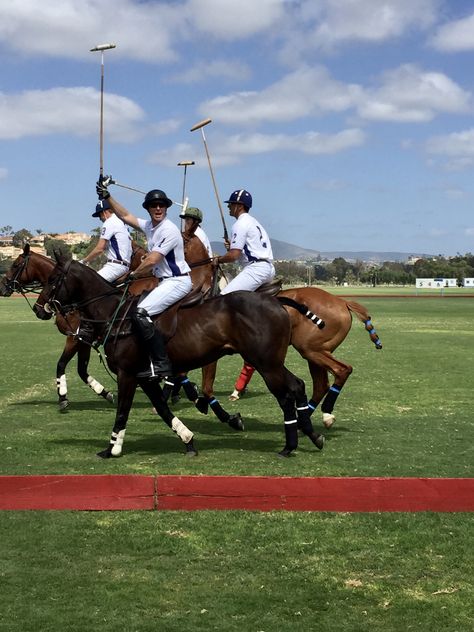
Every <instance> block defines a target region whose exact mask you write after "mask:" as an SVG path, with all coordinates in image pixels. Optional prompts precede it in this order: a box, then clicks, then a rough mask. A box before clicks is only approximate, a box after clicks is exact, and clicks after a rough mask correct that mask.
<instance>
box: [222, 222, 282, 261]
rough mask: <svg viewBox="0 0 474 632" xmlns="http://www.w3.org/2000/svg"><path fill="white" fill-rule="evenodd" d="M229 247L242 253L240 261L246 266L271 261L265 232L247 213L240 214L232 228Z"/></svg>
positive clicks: (271, 257) (270, 247)
mask: <svg viewBox="0 0 474 632" xmlns="http://www.w3.org/2000/svg"><path fill="white" fill-rule="evenodd" d="M230 247H231V249H232V248H237V249H238V250H241V251H242V255H241V257H240V261H241V263H242V264H244V265H246V264H248V263H253V262H254V261H259V260H262V259H265V260H266V261H269V262H271V261H273V252H272V246H271V244H270V238H269V237H268V234H267V231H266V230H265V229H264V228H263V226H262V225H261V224H260V223H259V222H258V221H257V220H256V219H255V217H253V216H252V215H249V214H248V213H242V215H240V216H239V218H238V219H237V221H236V222H235V224H234V225H233V226H232V238H231V241H230Z"/></svg>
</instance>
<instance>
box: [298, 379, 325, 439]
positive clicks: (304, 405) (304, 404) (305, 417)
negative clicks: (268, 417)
mask: <svg viewBox="0 0 474 632" xmlns="http://www.w3.org/2000/svg"><path fill="white" fill-rule="evenodd" d="M326 375H327V374H326ZM296 380H297V382H298V386H299V387H298V390H297V392H296V395H295V398H296V414H297V417H298V429H299V430H301V432H303V434H305V435H306V436H307V437H308V438H309V439H310V440H311V441H312V442H313V444H314V445H315V446H316V447H317V448H318V450H322V449H323V447H324V441H325V439H324V436H323V435H322V434H319V433H317V432H315V431H314V428H313V424H312V423H311V412H312V411H311V408H310V406H309V404H308V399H307V397H306V393H305V386H304V382H303V380H300V379H299V378H298V377H297V378H296Z"/></svg>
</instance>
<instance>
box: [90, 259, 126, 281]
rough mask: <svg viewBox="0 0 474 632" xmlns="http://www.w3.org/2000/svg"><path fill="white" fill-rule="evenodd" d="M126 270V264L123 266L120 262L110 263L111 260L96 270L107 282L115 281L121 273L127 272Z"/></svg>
mask: <svg viewBox="0 0 474 632" xmlns="http://www.w3.org/2000/svg"><path fill="white" fill-rule="evenodd" d="M127 272H128V266H123V265H122V264H121V263H112V262H111V261H107V263H106V264H105V265H104V266H102V268H101V269H100V270H97V274H100V276H101V277H102V278H103V279H105V280H106V281H109V283H112V282H113V281H116V280H117V279H118V278H119V277H121V276H122V275H123V274H127Z"/></svg>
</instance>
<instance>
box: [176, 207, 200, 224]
mask: <svg viewBox="0 0 474 632" xmlns="http://www.w3.org/2000/svg"><path fill="white" fill-rule="evenodd" d="M180 217H181V218H182V219H186V218H187V217H189V218H190V219H195V220H196V221H197V222H199V223H201V222H202V211H201V210H200V209H198V208H197V207H196V206H188V208H187V209H186V210H185V211H184V213H181V215H180Z"/></svg>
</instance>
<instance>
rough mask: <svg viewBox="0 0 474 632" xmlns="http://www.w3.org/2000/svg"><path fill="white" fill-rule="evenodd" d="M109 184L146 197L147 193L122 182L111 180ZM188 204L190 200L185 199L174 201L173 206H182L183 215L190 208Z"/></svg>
mask: <svg viewBox="0 0 474 632" xmlns="http://www.w3.org/2000/svg"><path fill="white" fill-rule="evenodd" d="M109 184H115V186H116V187H120V188H121V189H127V190H128V191H135V193H141V194H142V195H146V193H145V191H142V190H141V189H135V187H129V186H128V184H122V183H121V182H117V180H111V181H110V182H109ZM188 203H189V198H187V197H185V198H183V201H182V202H175V201H174V200H173V204H176V205H177V206H180V207H181V208H182V210H183V213H184V212H185V211H186V209H187V208H188Z"/></svg>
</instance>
